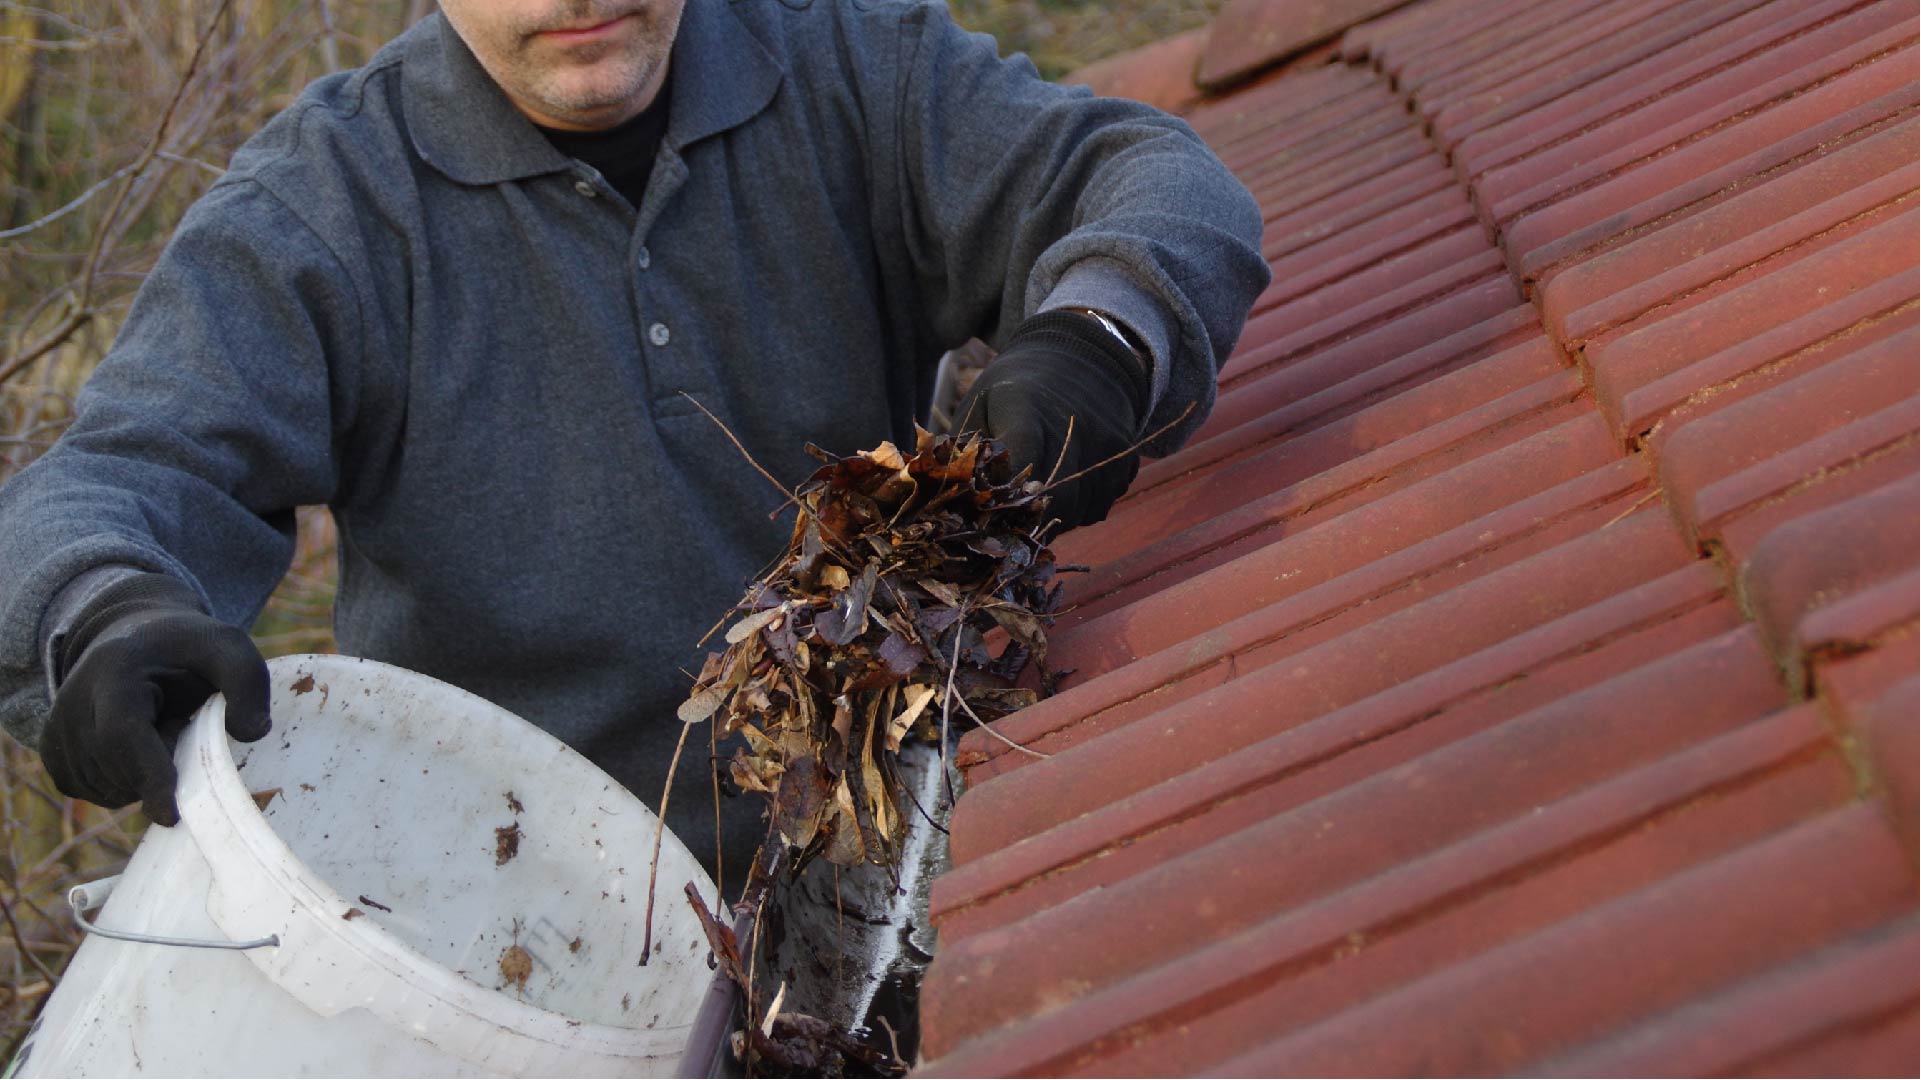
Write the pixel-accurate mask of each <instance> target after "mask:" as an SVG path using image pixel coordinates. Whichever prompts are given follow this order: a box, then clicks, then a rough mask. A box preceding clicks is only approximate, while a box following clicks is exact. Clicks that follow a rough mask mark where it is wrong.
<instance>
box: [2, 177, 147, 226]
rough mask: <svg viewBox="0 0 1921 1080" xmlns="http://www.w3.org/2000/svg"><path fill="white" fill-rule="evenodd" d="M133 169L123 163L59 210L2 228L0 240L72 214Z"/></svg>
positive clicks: (49, 223)
mask: <svg viewBox="0 0 1921 1080" xmlns="http://www.w3.org/2000/svg"><path fill="white" fill-rule="evenodd" d="M132 171H133V166H132V165H122V166H121V167H120V168H118V169H115V170H114V171H113V172H111V173H109V174H107V176H106V178H105V179H103V180H101V181H100V182H99V183H96V184H95V185H93V186H92V187H90V188H88V189H87V190H85V191H83V192H81V193H80V194H78V195H76V196H74V198H73V201H72V202H69V203H68V204H67V205H65V206H63V207H61V208H60V209H58V210H55V211H54V212H52V213H50V214H48V215H47V216H45V217H41V218H35V219H34V220H32V221H29V222H27V223H26V224H25V225H16V226H14V227H13V228H11V229H0V240H11V239H13V238H14V237H16V236H25V235H26V234H27V233H30V232H32V231H33V230H35V229H38V228H40V227H42V226H45V225H51V224H53V223H54V222H56V221H59V220H60V219H61V218H63V217H66V216H67V215H68V214H71V213H73V212H74V211H75V210H78V209H80V208H81V207H82V206H85V205H86V204H87V202H88V201H89V200H91V199H92V198H93V197H94V196H95V195H98V194H100V193H101V192H102V191H105V190H106V189H107V188H108V187H109V186H111V185H112V184H113V182H114V181H115V180H118V179H120V178H121V177H123V176H125V175H127V174H128V173H130V172H132Z"/></svg>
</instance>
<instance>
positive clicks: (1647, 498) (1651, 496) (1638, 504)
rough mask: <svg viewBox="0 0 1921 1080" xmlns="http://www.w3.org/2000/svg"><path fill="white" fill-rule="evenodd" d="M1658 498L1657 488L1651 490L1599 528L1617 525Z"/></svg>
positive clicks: (1658, 491) (1659, 493)
mask: <svg viewBox="0 0 1921 1080" xmlns="http://www.w3.org/2000/svg"><path fill="white" fill-rule="evenodd" d="M1660 497H1661V491H1660V489H1659V488H1654V489H1651V490H1650V491H1649V492H1648V493H1647V494H1646V495H1643V496H1641V497H1640V498H1639V499H1636V500H1635V501H1634V503H1633V505H1631V506H1629V507H1628V508H1627V509H1626V510H1623V511H1621V512H1620V513H1618V514H1616V515H1614V516H1613V517H1612V518H1609V519H1608V522H1607V524H1606V525H1603V526H1601V528H1602V529H1605V528H1607V527H1608V526H1609V525H1614V524H1617V523H1619V522H1620V521H1621V520H1622V519H1624V518H1626V517H1627V516H1628V515H1629V514H1632V513H1634V512H1635V511H1636V510H1639V509H1640V508H1642V507H1643V506H1646V505H1647V504H1649V503H1651V502H1653V501H1654V500H1655V499H1658V498H1660ZM1595 531H1597V532H1598V531H1600V530H1598V529H1597V530H1595Z"/></svg>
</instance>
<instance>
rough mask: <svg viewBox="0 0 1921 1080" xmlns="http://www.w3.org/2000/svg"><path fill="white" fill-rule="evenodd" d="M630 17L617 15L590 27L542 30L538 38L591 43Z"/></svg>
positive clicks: (612, 30)
mask: <svg viewBox="0 0 1921 1080" xmlns="http://www.w3.org/2000/svg"><path fill="white" fill-rule="evenodd" d="M631 17H632V16H629V15H617V16H615V17H614V18H611V19H608V20H607V21H606V22H603V23H595V24H594V25H592V26H577V27H575V26H570V27H562V28H560V29H555V30H543V31H541V34H540V36H541V37H544V38H550V39H552V40H555V41H562V42H568V43H573V42H582V41H593V40H596V39H599V38H602V37H606V36H607V35H609V34H611V33H613V32H614V31H615V30H616V29H618V28H619V27H620V24H621V23H623V22H625V21H626V20H627V19H629V18H631Z"/></svg>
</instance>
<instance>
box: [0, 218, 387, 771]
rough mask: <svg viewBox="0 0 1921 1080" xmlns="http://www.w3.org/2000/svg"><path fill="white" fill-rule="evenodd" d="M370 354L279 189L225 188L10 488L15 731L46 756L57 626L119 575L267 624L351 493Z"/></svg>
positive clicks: (3, 693) (175, 245)
mask: <svg viewBox="0 0 1921 1080" xmlns="http://www.w3.org/2000/svg"><path fill="white" fill-rule="evenodd" d="M360 344H361V343H360V317H359V304H358V301H357V297H356V293H355V291H354V286H353V283H352V282H351V280H350V279H349V278H348V276H347V275H346V273H345V272H344V270H343V269H342V267H341V264H340V262H339V261H338V260H337V259H336V258H334V256H333V254H332V253H331V252H330V251H329V250H328V249H327V247H326V246H325V245H324V244H322V243H321V242H320V240H319V238H318V237H317V236H316V235H315V234H314V233H313V232H312V231H311V230H310V229H308V228H307V227H306V226H305V225H304V224H303V223H302V221H301V220H300V218H299V217H298V216H297V215H295V214H294V213H292V212H291V211H290V210H289V209H288V208H287V207H286V206H285V205H284V204H282V203H281V202H279V201H278V200H277V199H276V198H274V197H273V196H272V195H271V194H269V193H268V192H266V191H265V190H264V189H262V188H260V187H259V186H258V185H257V184H255V183H253V182H251V181H246V180H233V181H224V182H222V183H221V184H218V185H216V186H215V187H214V189H213V190H212V191H211V192H209V193H208V194H207V195H206V196H205V197H204V198H202V199H201V200H200V202H199V203H197V204H196V205H195V206H194V207H193V209H192V210H190V211H189V212H188V214H187V216H186V218H185V219H184V220H183V221H182V223H181V225H180V227H179V229H178V230H177V231H176V232H175V234H174V236H173V239H172V240H171V241H170V242H169V244H168V246H167V248H166V250H165V252H164V253H163V254H162V255H161V257H160V260H159V262H158V263H157V264H156V266H155V267H154V269H153V272H152V273H151V274H150V275H149V277H148V279H147V281H146V282H145V283H144V284H143V285H142V287H141V290H140V292H139V294H138V295H137V296H136V298H135V301H134V304H133V307H132V309H131V310H130V311H129V313H128V316H127V321H126V323H125V324H124V325H123V326H122V327H121V329H120V332H119V334H118V336H117V337H116V339H115V342H114V345H113V348H112V349H111V350H110V351H109V353H108V355H107V357H106V358H105V359H104V360H103V361H102V362H101V364H100V366H99V368H98V369H97V370H96V371H95V372H94V374H93V375H92V377H91V378H90V379H89V380H88V382H87V384H86V386H85V387H84V388H83V389H82V391H81V393H80V395H79V397H78V398H77V400H76V402H75V410H76V415H75V419H74V422H73V424H72V425H71V426H70V427H69V428H68V430H67V431H66V433H65V434H64V435H63V436H62V437H61V439H60V440H59V441H58V442H57V443H55V444H54V446H53V447H52V448H51V449H49V450H48V451H47V453H46V454H44V455H43V456H42V457H41V458H40V459H39V460H38V461H35V462H34V463H33V464H32V465H30V466H28V467H27V468H26V469H25V470H23V471H22V472H21V473H20V474H19V475H18V476H15V477H14V478H13V479H12V480H11V481H9V482H8V483H6V484H5V486H3V487H0V723H4V725H5V727H6V729H7V730H8V731H9V732H10V733H12V734H13V735H14V736H15V737H17V738H19V739H21V740H22V741H24V742H26V743H27V744H28V745H38V742H39V736H40V732H41V730H42V729H43V727H44V724H45V718H46V713H47V709H48V707H49V692H50V685H49V681H48V672H47V671H46V670H45V660H46V656H47V651H46V646H47V645H48V643H49V641H50V640H51V639H52V637H53V635H54V634H55V633H57V632H58V630H59V629H60V628H59V627H58V626H54V625H51V624H50V623H49V621H48V620H49V619H52V620H54V621H58V620H59V619H60V618H62V617H66V616H70V614H71V613H70V612H68V611H66V609H68V608H71V607H72V606H73V604H74V603H75V602H76V597H79V596H80V595H81V594H83V593H85V592H86V591H87V589H88V587H89V586H90V585H93V584H97V583H99V582H100V581H102V580H104V579H106V578H108V577H110V576H112V575H113V574H114V573H116V572H122V573H123V572H125V571H126V570H143V571H150V572H155V573H164V574H169V575H171V576H173V577H175V578H177V579H178V580H180V581H182V582H185V583H187V584H188V585H189V586H190V587H192V588H194V589H195V590H196V592H198V593H199V595H200V597H201V600H202V602H203V603H204V604H205V605H206V608H207V610H208V611H209V612H210V613H211V614H213V615H214V616H216V617H218V618H220V619H223V620H225V621H227V622H230V623H233V624H236V625H240V626H246V625H249V624H250V623H251V622H252V620H253V619H254V618H255V616H257V615H258V613H259V611H260V608H261V607H262V606H263V605H264V604H265V603H266V599H267V597H268V595H269V594H270V593H271V592H272V591H273V588H274V586H275V585H276V584H277V583H278V582H279V580H280V577H281V575H283V574H284V573H285V572H286V569H287V566H288V563H289V561H290V560H291V558H292V555H293V543H294V514H293V511H294V508H295V507H297V506H301V505H308V504H316V503H325V502H329V501H331V499H332V497H333V495H334V490H335V487H336V483H337V468H336V464H335V451H334V448H335V446H336V445H337V435H338V434H339V433H341V432H343V431H344V430H345V428H346V426H347V425H349V424H350V423H351V420H352V404H353V388H352V385H351V381H350V380H349V379H347V378H346V377H345V376H344V375H343V372H345V371H347V370H349V369H350V368H351V367H352V362H353V360H354V358H356V357H357V355H358V351H359V349H360ZM341 361H344V362H341ZM109 568H113V569H109ZM70 586H71V587H72V588H69V587H70Z"/></svg>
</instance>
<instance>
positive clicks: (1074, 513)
mask: <svg viewBox="0 0 1921 1080" xmlns="http://www.w3.org/2000/svg"><path fill="white" fill-rule="evenodd" d="M1048 495H1049V497H1050V498H1051V499H1052V501H1051V502H1049V503H1048V504H1047V516H1048V517H1051V518H1057V519H1059V521H1060V524H1059V525H1058V526H1056V527H1055V529H1054V532H1055V534H1056V535H1058V534H1060V533H1063V532H1066V531H1067V530H1069V529H1072V528H1076V527H1078V526H1079V525H1080V523H1081V518H1082V516H1083V515H1085V514H1086V512H1087V477H1085V476H1083V477H1081V478H1079V479H1078V480H1071V481H1069V482H1067V483H1065V484H1062V485H1061V486H1059V487H1057V488H1055V489H1054V490H1052V491H1050V492H1048Z"/></svg>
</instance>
